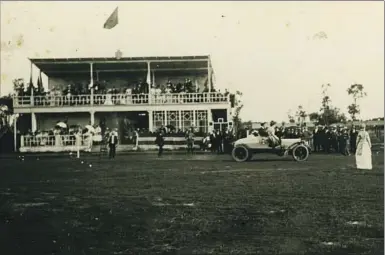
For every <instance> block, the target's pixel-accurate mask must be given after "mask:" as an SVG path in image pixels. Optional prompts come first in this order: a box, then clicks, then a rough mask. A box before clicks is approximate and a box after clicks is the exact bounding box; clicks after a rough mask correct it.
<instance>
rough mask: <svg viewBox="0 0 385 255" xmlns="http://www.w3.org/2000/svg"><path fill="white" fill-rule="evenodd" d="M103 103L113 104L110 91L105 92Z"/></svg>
mask: <svg viewBox="0 0 385 255" xmlns="http://www.w3.org/2000/svg"><path fill="white" fill-rule="evenodd" d="M104 105H113V103H112V92H111V91H110V90H109V91H107V94H106V101H104Z"/></svg>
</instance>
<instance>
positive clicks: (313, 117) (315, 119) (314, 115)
mask: <svg viewBox="0 0 385 255" xmlns="http://www.w3.org/2000/svg"><path fill="white" fill-rule="evenodd" d="M309 119H310V121H311V122H318V121H319V119H320V114H319V113H318V112H312V113H310V114H309Z"/></svg>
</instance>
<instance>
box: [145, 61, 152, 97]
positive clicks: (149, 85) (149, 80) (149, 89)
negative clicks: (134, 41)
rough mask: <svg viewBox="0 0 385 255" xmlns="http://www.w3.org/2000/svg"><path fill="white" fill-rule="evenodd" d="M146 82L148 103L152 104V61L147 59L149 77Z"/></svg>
mask: <svg viewBox="0 0 385 255" xmlns="http://www.w3.org/2000/svg"><path fill="white" fill-rule="evenodd" d="M146 82H147V83H148V103H150V104H151V102H152V97H151V82H152V80H151V62H150V61H147V79H146Z"/></svg>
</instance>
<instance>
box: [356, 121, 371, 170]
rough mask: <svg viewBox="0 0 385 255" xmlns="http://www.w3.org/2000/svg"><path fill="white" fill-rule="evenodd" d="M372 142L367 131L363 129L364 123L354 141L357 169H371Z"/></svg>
mask: <svg viewBox="0 0 385 255" xmlns="http://www.w3.org/2000/svg"><path fill="white" fill-rule="evenodd" d="M371 147H372V143H371V141H370V136H369V133H368V132H366V131H365V125H362V126H361V127H360V131H359V133H358V136H357V142H356V148H357V150H356V166H357V169H362V170H371V169H372V150H371Z"/></svg>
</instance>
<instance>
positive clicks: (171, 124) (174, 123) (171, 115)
mask: <svg viewBox="0 0 385 255" xmlns="http://www.w3.org/2000/svg"><path fill="white" fill-rule="evenodd" d="M167 126H168V128H169V129H170V130H177V129H178V128H179V112H178V111H167Z"/></svg>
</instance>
